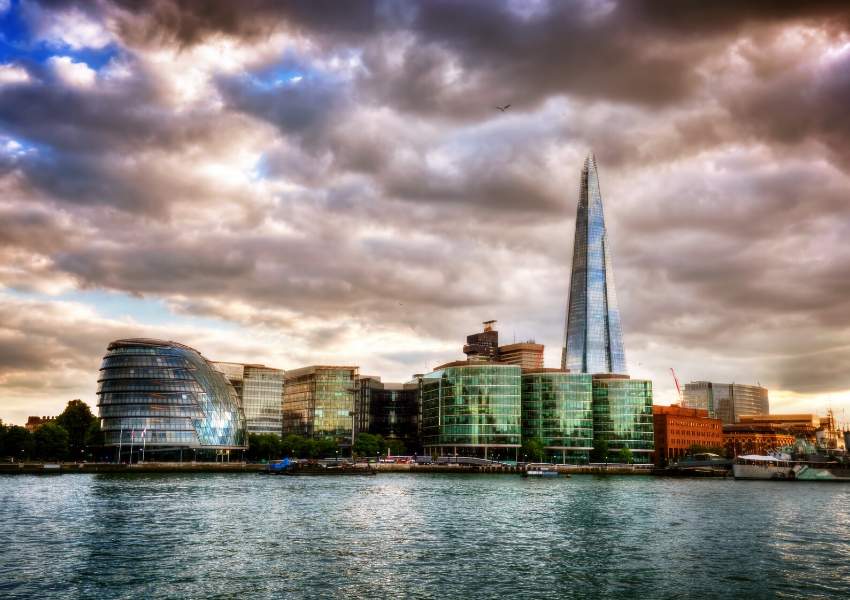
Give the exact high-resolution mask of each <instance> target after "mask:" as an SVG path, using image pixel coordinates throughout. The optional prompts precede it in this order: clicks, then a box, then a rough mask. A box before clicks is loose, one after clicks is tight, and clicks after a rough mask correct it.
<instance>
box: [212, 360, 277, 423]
mask: <svg viewBox="0 0 850 600" xmlns="http://www.w3.org/2000/svg"><path fill="white" fill-rule="evenodd" d="M213 365H214V366H215V368H216V369H218V370H219V371H221V372H222V373H224V375H225V377H227V379H228V381H230V383H231V384H232V385H233V387H234V389H235V390H236V394H237V395H238V396H239V399H240V401H241V403H242V408H243V409H244V411H245V420H246V422H247V424H248V433H257V434H266V433H271V434H274V435H278V436H279V435H281V431H282V429H283V375H284V372H283V370H281V369H273V368H271V367H267V366H265V365H256V364H243V363H231V362H214V363H213Z"/></svg>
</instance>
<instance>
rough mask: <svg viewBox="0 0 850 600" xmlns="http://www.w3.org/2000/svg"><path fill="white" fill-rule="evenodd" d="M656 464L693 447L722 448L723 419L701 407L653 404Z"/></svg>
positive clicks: (685, 452) (678, 455)
mask: <svg viewBox="0 0 850 600" xmlns="http://www.w3.org/2000/svg"><path fill="white" fill-rule="evenodd" d="M652 422H653V426H654V430H655V464H656V465H659V466H664V465H667V464H669V463H670V462H672V461H673V460H675V459H677V458H679V457H680V456H685V455H686V454H687V453H688V448H690V447H691V446H704V447H706V448H722V447H723V422H722V421H721V420H720V419H710V418H709V417H708V411H707V410H703V409H699V408H683V407H681V406H679V405H677V404H673V405H672V406H653V407H652Z"/></svg>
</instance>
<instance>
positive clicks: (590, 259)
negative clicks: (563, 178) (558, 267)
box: [561, 154, 627, 373]
mask: <svg viewBox="0 0 850 600" xmlns="http://www.w3.org/2000/svg"><path fill="white" fill-rule="evenodd" d="M566 321H567V322H566V332H565V335H564V348H563V354H562V357H561V368H564V369H569V370H571V371H573V372H578V373H626V372H627V371H626V352H625V350H624V348H623V329H622V325H621V323H620V309H619V307H618V304H617V295H616V293H615V291H614V270H613V268H612V266H611V255H610V250H609V248H608V234H607V232H606V229H605V217H604V215H603V213H602V192H601V191H600V189H599V175H598V174H597V172H596V158H594V156H593V154H590V155H588V157H587V159H585V161H584V168H583V169H582V172H581V190H580V193H579V202H578V212H577V214H576V232H575V241H574V244H573V265H572V274H571V277H570V297H569V300H568V302H567V319H566Z"/></svg>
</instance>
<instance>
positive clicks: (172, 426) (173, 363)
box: [97, 339, 247, 456]
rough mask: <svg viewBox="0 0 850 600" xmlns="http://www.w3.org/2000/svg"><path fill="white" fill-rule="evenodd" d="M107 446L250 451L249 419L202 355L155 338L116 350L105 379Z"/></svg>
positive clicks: (101, 406) (103, 371) (101, 403)
mask: <svg viewBox="0 0 850 600" xmlns="http://www.w3.org/2000/svg"><path fill="white" fill-rule="evenodd" d="M97 394H98V413H99V416H100V420H101V428H102V429H103V432H104V438H105V443H106V445H111V446H118V445H121V446H130V445H131V443H132V444H135V445H136V447H138V445H140V444H144V446H145V447H147V448H149V449H151V450H152V451H153V452H154V456H155V455H156V452H157V450H158V449H160V450H162V449H168V448H192V449H211V450H234V449H240V450H241V449H245V448H246V447H247V435H246V427H245V415H244V412H243V410H242V407H241V406H240V404H239V398H238V396H237V394H236V391H235V390H234V389H233V386H232V385H230V383H229V382H228V381H227V379H226V378H225V377H224V375H223V374H222V373H220V372H219V371H217V370H216V369H215V368H214V367H213V366H212V364H211V363H210V362H208V361H207V360H206V359H205V358H204V357H203V356H201V354H200V353H199V352H198V351H197V350H194V349H193V348H190V347H188V346H184V345H183V344H178V343H176V342H166V341H160V340H149V339H127V340H118V341H115V342H112V343H111V344H109V346H108V348H107V353H106V356H104V358H103V362H102V364H101V367H100V375H99V377H98V386H97Z"/></svg>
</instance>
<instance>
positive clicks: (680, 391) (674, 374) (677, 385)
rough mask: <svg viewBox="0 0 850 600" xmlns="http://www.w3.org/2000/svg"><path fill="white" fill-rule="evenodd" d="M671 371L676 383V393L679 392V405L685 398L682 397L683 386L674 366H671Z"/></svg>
mask: <svg viewBox="0 0 850 600" xmlns="http://www.w3.org/2000/svg"><path fill="white" fill-rule="evenodd" d="M670 372H671V373H672V374H673V381H674V382H675V384H676V393H677V394H679V405H681V404H682V402H683V400H684V399H683V398H682V386H680V385H679V378H678V377H676V371H674V370H673V367H670Z"/></svg>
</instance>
